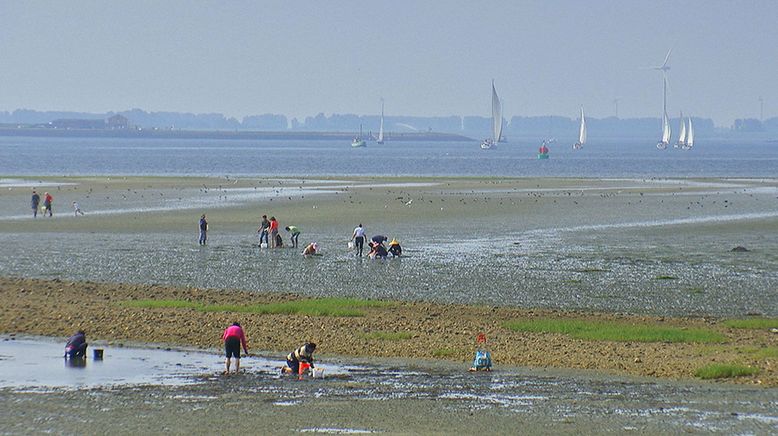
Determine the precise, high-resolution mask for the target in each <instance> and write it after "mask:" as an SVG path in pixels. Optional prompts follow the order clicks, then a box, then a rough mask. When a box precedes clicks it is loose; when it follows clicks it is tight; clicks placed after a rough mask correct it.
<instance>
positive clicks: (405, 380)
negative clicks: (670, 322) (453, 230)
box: [0, 337, 778, 434]
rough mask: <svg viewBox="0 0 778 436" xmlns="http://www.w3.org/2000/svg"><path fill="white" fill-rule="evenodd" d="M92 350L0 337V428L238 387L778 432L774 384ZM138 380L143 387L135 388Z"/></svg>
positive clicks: (645, 426) (201, 402) (540, 415)
mask: <svg viewBox="0 0 778 436" xmlns="http://www.w3.org/2000/svg"><path fill="white" fill-rule="evenodd" d="M95 347H99V348H103V349H104V350H105V351H104V360H103V361H94V360H93V359H92V353H91V351H90V353H89V355H88V357H89V358H88V359H87V361H86V365H85V366H84V367H70V366H67V365H66V364H65V362H64V359H63V358H62V348H63V345H62V343H60V342H54V341H53V340H51V339H48V338H19V339H15V340H10V339H9V338H8V337H4V338H3V340H2V342H0V398H1V399H3V400H4V404H8V405H9V406H10V407H9V408H8V409H6V411H5V412H0V424H3V423H4V424H3V427H5V428H6V429H11V428H18V426H19V425H22V421H24V417H23V416H20V415H19V413H18V412H15V410H16V408H17V407H18V408H20V409H24V407H25V404H27V403H28V402H29V401H35V402H36V403H38V402H44V403H45V407H43V410H46V411H48V410H51V409H53V410H54V412H47V413H52V414H54V415H56V414H57V413H63V410H59V411H57V410H58V407H66V408H68V412H67V413H68V414H76V415H77V414H79V413H85V414H86V413H87V411H86V410H87V409H88V407H86V406H84V407H85V409H84V411H81V409H79V408H78V407H80V406H77V405H73V403H72V401H70V400H73V399H75V398H78V399H79V402H83V403H84V404H87V403H89V402H90V401H97V402H99V404H100V407H102V408H104V409H105V410H111V409H113V408H114V407H116V406H117V404H121V405H122V407H126V406H132V405H133V404H136V403H137V404H136V405H138V406H141V405H142V406H143V407H144V408H149V407H151V408H157V409H160V410H167V412H164V413H173V412H172V411H170V410H169V409H171V408H173V407H186V408H189V409H193V410H196V409H202V410H206V411H207V410H210V408H211V407H213V408H216V409H218V408H220V407H221V403H222V402H223V401H227V400H228V399H232V401H233V403H231V404H234V398H233V396H234V395H236V392H237V394H238V395H244V396H248V397H249V398H252V397H253V398H262V399H263V404H265V406H262V407H270V408H271V412H272V411H273V410H276V411H277V413H291V414H294V413H297V412H295V411H296V410H297V411H299V410H314V409H316V408H324V409H325V410H328V409H327V408H328V407H332V405H333V402H334V403H340V404H343V402H345V404H347V405H348V404H352V405H353V406H357V405H368V404H369V405H370V407H374V406H375V405H378V406H377V407H387V408H388V409H387V410H390V409H391V408H393V407H405V408H409V410H410V412H405V413H411V414H413V413H414V412H413V409H414V406H413V405H414V404H418V406H421V405H424V407H433V410H426V411H420V410H419V411H416V412H415V413H419V414H425V413H442V414H453V415H455V416H457V415H458V414H465V416H466V414H470V415H472V414H488V415H490V416H491V415H494V416H499V417H501V419H502V418H508V419H518V420H532V421H533V422H538V423H547V424H548V425H551V426H552V427H554V426H557V425H567V424H572V426H571V427H569V428H568V429H569V430H573V429H575V428H576V426H579V427H578V428H590V429H598V430H599V431H618V432H624V431H639V432H645V431H648V432H680V431H706V432H708V431H711V432H722V433H729V434H733V433H738V434H768V433H775V432H777V431H778V413H776V410H778V389H763V388H750V387H742V386H732V385H716V384H711V383H696V382H689V383H681V382H667V381H656V380H648V379H637V378H619V377H612V376H607V377H606V376H600V375H598V374H594V373H587V372H579V371H542V370H532V369H526V368H499V367H498V368H496V371H494V372H492V373H476V374H473V373H468V372H467V371H466V365H465V364H462V365H457V364H452V363H436V362H426V361H422V362H405V361H403V362H400V361H392V360H385V361H373V362H370V363H366V362H363V361H356V360H351V361H345V360H342V359H339V358H328V357H325V358H323V359H322V362H321V363H320V365H319V366H320V367H322V368H324V369H325V375H326V377H324V378H323V379H305V380H303V381H299V380H297V379H296V378H295V377H288V376H281V375H280V374H279V373H278V371H277V368H278V366H279V365H280V363H281V361H280V359H275V358H273V357H272V356H265V357H250V358H244V359H243V368H244V373H243V374H242V375H240V376H230V377H225V376H222V375H220V372H221V370H222V369H223V368H222V364H223V361H222V358H221V356H220V355H219V354H218V353H216V352H213V353H207V352H203V351H192V350H181V349H166V348H134V347H101V346H99V345H98V346H95ZM139 386H142V387H143V390H138V389H139ZM80 393H83V395H82V394H80ZM90 393H92V394H90ZM30 395H33V397H30ZM63 399H64V400H67V401H66V402H67V404H68V405H65V404H63V405H62V406H59V405H58V403H57V402H58V401H60V400H63ZM375 401H381V403H375ZM365 402H367V403H365ZM398 402H399V403H398ZM184 403H185V405H184V406H182V404H184ZM397 404H400V406H397ZM380 405H384V406H380ZM430 405H432V406H430ZM418 406H417V407H416V409H418V408H419V407H418ZM235 407H243V406H235ZM245 407H247V408H248V407H251V408H254V407H259V406H257V405H256V404H253V405H251V406H248V405H247V406H245ZM73 408H75V409H73ZM329 410H330V412H332V409H329ZM164 413H163V415H164ZM246 413H248V412H246ZM132 416H134V415H132V414H131V413H130V414H129V415H128V416H126V417H125V418H123V419H127V420H128V422H130V423H131V422H132V420H133V419H134V418H132ZM511 417H513V418H511ZM330 418H331V417H329V418H326V417H322V418H321V419H317V418H316V417H315V415H314V416H311V415H306V418H305V420H304V422H305V423H306V425H301V426H300V427H299V428H297V430H298V431H306V432H307V431H312V432H327V431H325V430H327V429H328V427H327V425H331V422H332V421H331V420H330ZM342 419H344V420H345V421H339V422H348V423H349V425H350V426H349V427H346V428H340V429H334V430H342V431H341V432H343V431H346V432H357V431H369V432H373V431H393V430H394V431H396V430H399V429H402V428H403V424H402V423H394V424H391V423H385V422H384V423H383V424H381V422H382V421H380V420H378V421H375V420H372V419H371V418H369V417H365V416H361V415H359V414H357V415H354V416H347V417H345V418H342ZM409 419H414V417H413V416H410V417H409ZM376 422H378V423H376ZM24 425H25V427H24V428H25V429H26V430H28V431H29V430H34V431H45V430H47V429H49V427H47V426H48V425H51V423H49V422H48V421H46V420H44V421H42V422H40V423H37V421H36V422H33V423H32V424H31V423H30V422H25V424H24ZM30 425H32V427H30ZM130 425H131V424H130ZM590 426H593V427H590ZM330 430H333V429H330Z"/></svg>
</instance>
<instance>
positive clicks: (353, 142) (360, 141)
mask: <svg viewBox="0 0 778 436" xmlns="http://www.w3.org/2000/svg"><path fill="white" fill-rule="evenodd" d="M366 145H367V144H366V143H365V140H364V139H362V124H360V125H359V136H357V137H355V138H354V139H352V140H351V146H352V147H354V148H357V147H364V146H366Z"/></svg>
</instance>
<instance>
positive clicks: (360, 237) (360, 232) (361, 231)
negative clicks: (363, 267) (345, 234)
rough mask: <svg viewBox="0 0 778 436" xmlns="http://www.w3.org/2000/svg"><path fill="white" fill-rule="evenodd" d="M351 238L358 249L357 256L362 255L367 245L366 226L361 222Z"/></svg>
mask: <svg viewBox="0 0 778 436" xmlns="http://www.w3.org/2000/svg"><path fill="white" fill-rule="evenodd" d="M351 239H352V240H353V241H354V247H356V249H357V257H362V249H363V248H364V247H365V228H364V227H362V223H360V224H359V225H358V226H357V227H356V228H355V229H354V233H353V234H352V235H351Z"/></svg>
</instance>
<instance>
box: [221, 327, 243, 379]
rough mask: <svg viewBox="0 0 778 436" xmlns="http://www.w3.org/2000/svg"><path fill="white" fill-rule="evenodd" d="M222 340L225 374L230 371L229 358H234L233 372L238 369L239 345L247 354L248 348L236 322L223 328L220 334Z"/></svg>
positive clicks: (236, 371)
mask: <svg viewBox="0 0 778 436" xmlns="http://www.w3.org/2000/svg"><path fill="white" fill-rule="evenodd" d="M222 341H224V353H225V354H226V355H227V358H226V359H225V360H224V366H225V367H226V368H225V371H224V373H225V374H229V373H230V359H231V358H233V357H234V358H235V374H237V373H238V372H239V371H240V347H241V346H243V352H244V353H246V354H247V355H248V354H249V350H248V348H247V347H246V335H245V334H244V333H243V329H242V328H241V327H240V324H239V323H237V322H234V323H232V325H231V326H229V327H227V329H226V330H224V335H222Z"/></svg>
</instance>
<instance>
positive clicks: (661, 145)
mask: <svg viewBox="0 0 778 436" xmlns="http://www.w3.org/2000/svg"><path fill="white" fill-rule="evenodd" d="M672 132H673V131H672V130H671V129H670V118H668V116H667V112H665V113H664V114H663V115H662V140H660V141H659V142H658V143H657V144H656V148H658V149H660V150H664V149H666V148H667V146H668V145H669V144H670V136H672Z"/></svg>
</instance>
